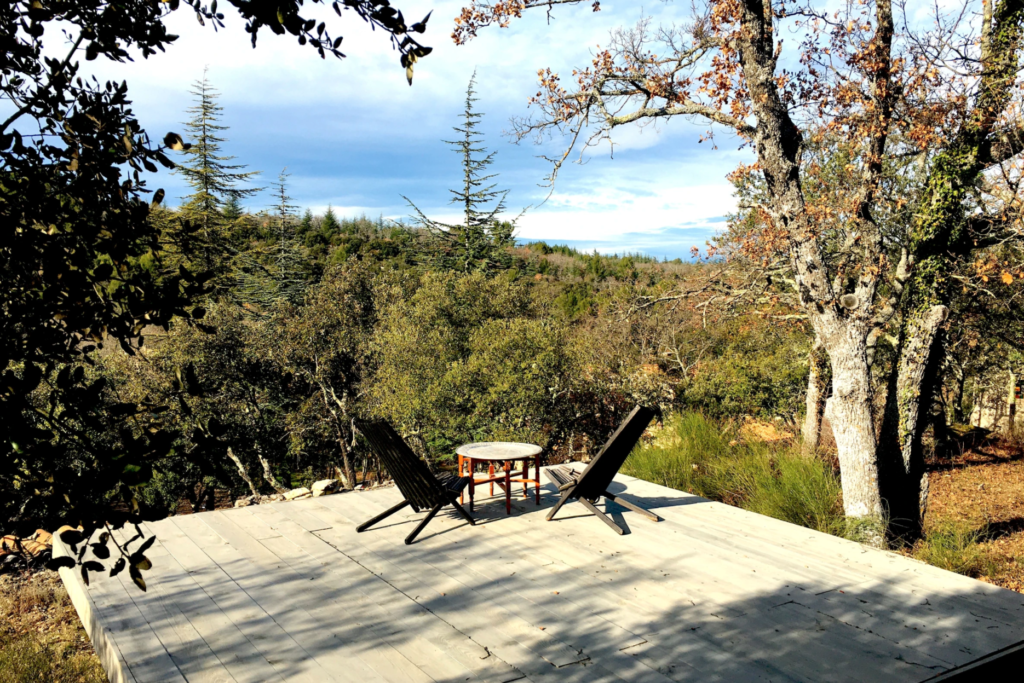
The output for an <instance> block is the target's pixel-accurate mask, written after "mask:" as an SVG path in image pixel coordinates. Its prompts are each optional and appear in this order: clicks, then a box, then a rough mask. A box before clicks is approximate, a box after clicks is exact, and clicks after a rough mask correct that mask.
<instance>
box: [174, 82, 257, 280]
mask: <svg viewBox="0 0 1024 683" xmlns="http://www.w3.org/2000/svg"><path fill="white" fill-rule="evenodd" d="M190 92H191V93H192V95H193V96H194V98H195V105H194V106H192V107H190V108H189V109H188V110H187V111H188V113H189V114H190V115H191V117H192V118H191V119H190V120H189V121H188V122H186V123H185V124H184V126H185V130H186V131H187V132H188V136H189V138H190V139H191V140H192V146H191V147H190V148H189V149H188V150H186V151H185V154H186V155H187V161H185V162H184V163H181V164H179V165H178V166H177V168H175V170H174V172H175V173H178V174H180V175H182V176H184V177H185V180H186V181H187V182H188V184H189V185H191V186H192V190H193V191H192V194H190V195H188V196H187V197H185V201H184V203H183V204H182V206H181V214H182V217H183V218H185V219H186V220H188V221H190V222H192V223H193V224H194V225H195V226H196V227H198V229H199V235H200V236H201V238H202V244H201V245H200V246H199V249H198V250H197V251H198V253H197V254H194V255H195V256H196V257H198V260H199V264H198V265H199V266H200V267H201V268H202V269H203V270H212V271H214V273H215V274H216V275H223V270H224V268H225V265H226V264H225V252H226V251H227V249H228V245H227V236H226V235H225V234H224V233H225V230H224V226H225V224H226V223H227V221H226V220H225V219H226V215H225V210H230V211H232V212H234V211H238V212H239V215H240V214H241V206H240V201H241V200H242V199H244V198H246V197H249V196H252V195H253V194H255V193H256V192H259V191H260V190H261V189H262V188H258V187H250V188H242V187H239V184H241V183H245V182H248V181H249V179H250V178H252V177H253V176H255V175H258V174H259V172H258V171H243V170H241V169H244V168H245V166H243V165H241V164H232V163H230V162H231V161H233V160H234V158H235V157H233V156H225V155H223V154H221V144H222V143H224V142H225V139H224V138H223V137H219V136H218V134H219V133H220V132H221V131H225V130H227V126H222V125H220V124H219V123H218V121H220V116H221V113H222V112H223V107H221V106H220V105H218V104H217V98H218V97H219V93H218V92H217V91H216V90H215V89H214V88H213V87H212V86H211V85H210V82H209V79H208V78H207V75H206V70H205V69H204V70H203V78H202V79H201V80H199V81H196V82H195V83H194V84H193V86H192V90H191V91H190Z"/></svg>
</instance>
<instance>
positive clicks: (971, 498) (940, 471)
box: [928, 442, 1024, 592]
mask: <svg viewBox="0 0 1024 683" xmlns="http://www.w3.org/2000/svg"><path fill="white" fill-rule="evenodd" d="M929 476H930V495H929V497H930V500H929V507H928V526H929V527H935V526H937V525H941V524H943V523H947V524H948V523H951V522H952V523H958V522H959V523H968V524H970V525H972V526H974V527H975V528H977V529H979V531H980V533H981V535H982V538H983V539H984V540H982V542H981V543H980V544H979V545H980V548H981V550H982V551H983V552H984V553H985V554H986V556H987V559H988V560H989V563H988V564H989V567H990V568H989V570H988V571H987V572H986V573H985V574H984V575H981V576H979V577H978V578H979V579H981V580H983V581H988V582H989V583H994V584H996V585H997V586H1002V587H1003V588H1009V589H1011V590H1015V591H1020V592H1024V458H1022V454H1021V452H1020V450H1019V449H1017V448H1015V447H1013V446H1011V445H1007V444H1003V443H999V442H992V443H988V444H983V445H981V446H979V447H978V448H976V449H974V450H971V451H967V452H965V453H964V454H962V455H959V456H955V457H953V458H951V459H949V460H944V461H940V462H939V463H936V464H935V466H934V468H933V471H932V472H931V474H930V475H929Z"/></svg>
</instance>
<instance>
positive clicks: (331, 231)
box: [320, 204, 341, 239]
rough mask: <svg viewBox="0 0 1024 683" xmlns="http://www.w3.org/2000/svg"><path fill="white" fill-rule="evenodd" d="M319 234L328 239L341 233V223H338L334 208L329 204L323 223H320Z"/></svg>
mask: <svg viewBox="0 0 1024 683" xmlns="http://www.w3.org/2000/svg"><path fill="white" fill-rule="evenodd" d="M320 232H322V233H323V234H324V236H325V237H327V238H328V239H330V237H331V236H332V235H337V234H338V233H339V232H341V223H339V222H338V217H337V216H335V215H334V208H333V207H331V205H330V204H328V205H327V212H326V213H325V214H324V219H323V222H322V223H320Z"/></svg>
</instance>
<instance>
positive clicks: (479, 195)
mask: <svg viewBox="0 0 1024 683" xmlns="http://www.w3.org/2000/svg"><path fill="white" fill-rule="evenodd" d="M475 85H476V72H475V71H474V72H473V76H472V77H471V78H470V79H469V86H468V87H467V88H466V105H465V109H464V110H463V113H462V119H463V122H462V125H461V126H456V127H455V128H454V129H453V130H455V132H457V133H459V134H460V137H459V139H456V140H445V141H444V142H445V144H447V145H450V146H451V147H453V148H454V151H455V152H456V153H457V154H458V155H459V156H460V157H461V162H462V174H463V178H462V186H461V187H460V188H458V189H455V190H449V191H450V192H451V193H452V195H453V197H452V199H451V203H452V204H458V205H459V206H461V207H462V211H463V221H462V223H459V224H454V225H449V224H447V223H442V222H440V221H435V220H433V219H431V218H428V217H427V216H426V215H424V213H423V212H422V211H420V209H419V207H417V206H416V205H415V204H413V202H412V201H410V200H409V199H408V198H407V197H404V199H405V200H406V201H407V202H409V204H410V206H412V208H413V210H414V211H415V212H416V221H417V222H418V223H419V224H420V225H421V226H422V227H424V228H426V229H427V230H428V231H429V232H430V233H431V235H432V236H433V238H434V239H433V240H431V241H430V244H429V246H428V253H427V258H426V260H427V261H428V262H430V263H431V264H432V265H434V266H435V267H439V268H444V269H451V270H458V271H464V272H470V271H474V270H494V269H500V268H508V267H509V266H510V265H511V263H512V258H511V254H510V252H509V248H510V247H512V246H513V245H514V244H515V239H514V236H513V233H514V232H515V221H503V220H500V219H499V216H500V215H501V214H502V213H503V212H504V211H505V197H506V196H507V195H508V190H498V189H496V188H497V185H496V184H495V183H489V182H488V181H490V180H491V179H492V178H496V177H497V174H496V173H492V174H487V173H486V171H487V168H488V167H489V166H490V165H491V164H492V163H493V162H494V155H495V154H497V152H496V151H492V152H488V151H487V149H486V148H485V147H484V146H483V136H482V135H481V133H480V132H479V131H478V130H477V129H478V127H479V125H480V119H481V118H482V117H483V114H481V113H479V112H476V111H474V110H473V103H474V102H476V101H477V99H478V98H477V97H476V96H475V95H476V90H475V89H474V86H475ZM492 203H493V206H491V208H487V205H489V204H492Z"/></svg>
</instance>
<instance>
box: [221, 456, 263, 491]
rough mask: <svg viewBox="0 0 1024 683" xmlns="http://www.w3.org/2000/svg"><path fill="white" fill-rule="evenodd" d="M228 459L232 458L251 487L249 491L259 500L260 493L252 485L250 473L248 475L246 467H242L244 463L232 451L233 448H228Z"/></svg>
mask: <svg viewBox="0 0 1024 683" xmlns="http://www.w3.org/2000/svg"><path fill="white" fill-rule="evenodd" d="M228 457H229V458H231V462H233V463H235V467H237V468H238V473H239V474H240V475H242V479H243V480H244V481H245V483H246V484H248V485H249V490H250V491H252V495H253V496H255V497H256V498H259V497H260V493H259V491H257V490H256V486H255V485H254V484H253V483H252V479H251V478H249V475H248V473H246V471H245V466H244V465H242V461H241V460H239V459H238V456H237V455H235V453H234V451H232V450H231V446H228Z"/></svg>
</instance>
